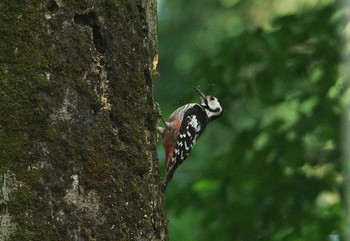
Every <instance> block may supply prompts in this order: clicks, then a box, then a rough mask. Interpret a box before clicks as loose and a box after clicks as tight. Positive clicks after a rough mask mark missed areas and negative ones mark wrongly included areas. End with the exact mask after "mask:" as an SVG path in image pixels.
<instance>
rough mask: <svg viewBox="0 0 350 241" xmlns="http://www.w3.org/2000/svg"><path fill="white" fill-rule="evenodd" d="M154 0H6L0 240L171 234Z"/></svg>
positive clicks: (1, 5) (1, 22) (0, 13)
mask: <svg viewBox="0 0 350 241" xmlns="http://www.w3.org/2000/svg"><path fill="white" fill-rule="evenodd" d="M156 26H157V24H156V1H155V0H133V1H132V0H129V1H122V0H79V1H76V0H75V1H72V0H30V1H29V0H0V215H1V216H0V240H16V241H17V240H21V241H23V240H55V241H56V240H167V233H166V222H165V215H164V210H163V196H162V194H161V193H160V186H159V169H158V157H157V153H156V132H155V130H156V129H155V126H156V114H155V111H154V108H153V98H152V76H153V73H154V72H155V71H156V70H155V68H156V66H155V65H156V63H155V62H156V59H157V37H156V34H157V27H156Z"/></svg>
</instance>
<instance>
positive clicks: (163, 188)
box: [162, 168, 176, 193]
mask: <svg viewBox="0 0 350 241" xmlns="http://www.w3.org/2000/svg"><path fill="white" fill-rule="evenodd" d="M175 170H176V168H172V169H170V171H169V172H168V174H167V176H166V178H165V180H164V182H163V186H162V193H164V192H165V189H166V187H167V186H168V184H169V182H170V181H171V179H173V176H174V173H175Z"/></svg>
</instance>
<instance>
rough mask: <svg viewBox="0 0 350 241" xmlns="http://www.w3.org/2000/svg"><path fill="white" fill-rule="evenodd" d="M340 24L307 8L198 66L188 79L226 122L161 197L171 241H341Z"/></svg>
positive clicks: (220, 48) (334, 15)
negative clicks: (214, 99) (215, 103)
mask: <svg viewBox="0 0 350 241" xmlns="http://www.w3.org/2000/svg"><path fill="white" fill-rule="evenodd" d="M339 22H340V21H339V10H338V9H337V8H336V5H335V4H329V5H325V6H320V7H318V8H311V9H309V10H307V11H304V12H300V13H299V12H297V13H293V14H289V15H284V16H281V17H276V18H275V19H274V21H273V22H272V25H271V28H270V29H266V28H258V27H257V28H247V29H245V30H242V31H241V32H239V33H237V34H236V35H235V36H233V37H228V38H226V39H225V40H220V41H219V44H217V47H216V51H215V53H213V51H207V52H206V53H202V56H200V57H198V56H196V57H195V58H197V57H198V58H197V59H198V61H195V62H196V68H195V70H192V71H190V72H188V73H187V74H188V75H189V76H190V77H191V78H192V79H194V80H201V82H200V83H201V86H202V89H203V90H204V91H205V92H208V93H209V92H210V94H214V95H216V96H218V97H221V98H220V99H221V100H222V101H223V106H224V108H225V112H224V115H223V117H222V118H221V119H220V120H218V121H216V122H215V123H213V124H211V126H209V128H208V130H207V131H206V133H205V134H204V135H203V137H201V140H200V141H199V142H198V144H196V147H195V149H194V151H193V153H192V154H191V156H190V157H189V158H188V160H187V161H186V162H185V164H183V165H182V166H181V167H180V168H179V170H178V172H177V173H176V174H175V177H174V180H173V182H172V183H171V185H170V186H169V189H168V190H167V193H166V195H167V206H168V210H169V214H170V215H169V219H170V228H171V229H170V236H171V238H172V239H171V240H237V241H244V240H247V241H248V240H249V241H250V240H266V241H267V240H269V241H271V240H272V241H282V240H283V241H289V240H290V241H292V240H293V241H296V240H298V241H319V240H328V236H329V235H331V234H332V233H340V231H341V225H342V222H341V216H342V208H341V204H340V199H341V198H340V190H339V189H340V184H341V183H340V180H341V170H340V163H339V134H340V133H339V132H340V131H339V117H340V113H341V112H340V106H339V98H340V93H341V77H340V76H339V73H338V68H339V64H340V48H341V41H340V37H339V36H338V29H339ZM218 28H220V27H218ZM161 29H162V28H161ZM166 34H169V33H166V32H164V33H163V35H166ZM182 34H184V33H182ZM208 34H210V33H208ZM161 36H162V35H161ZM160 41H162V39H160ZM161 46H162V45H161ZM171 48H172V50H169V51H170V52H172V51H173V52H174V51H175V50H176V49H175V50H174V47H173V46H172V47H171ZM161 50H162V49H161ZM163 51H166V48H165V47H164V49H163ZM192 57H193V56H192ZM161 61H162V58H161ZM165 61H167V60H165ZM170 67H171V66H167V68H170ZM174 68H176V67H174ZM163 74H164V73H163V72H162V71H161V75H163ZM176 77H177V75H175V76H172V77H171V79H175V78H176ZM197 83H198V82H197V81H194V82H192V83H186V82H185V81H182V82H180V81H179V79H177V82H172V83H171V84H172V85H174V86H175V87H174V88H175V89H176V88H184V89H186V88H187V89H190V87H191V85H195V84H197ZM164 86H166V85H163V87H164ZM183 86H186V87H183ZM174 88H172V89H174ZM165 92H166V91H165ZM188 93H189V94H190V92H188ZM178 95H180V94H178ZM192 95H193V93H192ZM160 97H161V95H160ZM161 103H162V102H161ZM171 104H174V103H171Z"/></svg>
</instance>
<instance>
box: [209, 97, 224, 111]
mask: <svg viewBox="0 0 350 241" xmlns="http://www.w3.org/2000/svg"><path fill="white" fill-rule="evenodd" d="M208 106H209V108H210V109H211V110H217V109H219V110H221V105H220V103H219V101H217V99H215V100H213V101H210V102H209V103H208Z"/></svg>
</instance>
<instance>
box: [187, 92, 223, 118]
mask: <svg viewBox="0 0 350 241" xmlns="http://www.w3.org/2000/svg"><path fill="white" fill-rule="evenodd" d="M193 88H194V90H195V91H196V92H197V93H198V95H199V96H200V98H201V100H202V103H201V106H202V107H203V109H204V110H205V112H206V113H207V115H208V118H209V121H212V120H215V119H217V118H219V117H220V116H221V115H222V113H223V109H222V107H221V105H220V102H219V100H218V98H216V97H214V96H210V95H205V94H204V93H203V92H202V91H201V90H200V89H199V87H195V86H194V87H193Z"/></svg>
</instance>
